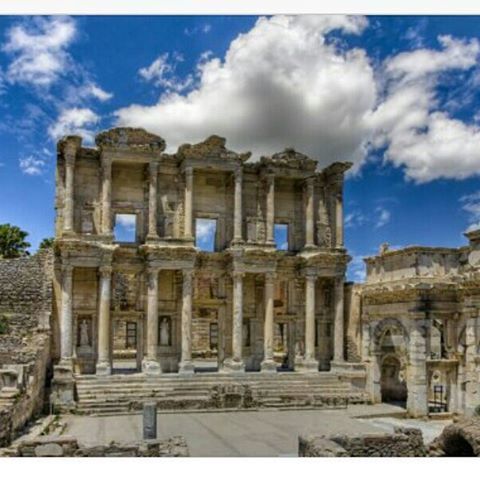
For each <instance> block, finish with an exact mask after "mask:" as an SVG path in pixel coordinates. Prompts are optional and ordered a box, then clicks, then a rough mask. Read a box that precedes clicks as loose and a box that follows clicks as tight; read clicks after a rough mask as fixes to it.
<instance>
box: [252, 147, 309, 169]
mask: <svg viewBox="0 0 480 480" xmlns="http://www.w3.org/2000/svg"><path fill="white" fill-rule="evenodd" d="M317 163H318V162H317V160H313V159H312V158H310V157H308V156H307V155H305V154H303V153H300V152H297V151H296V150H295V149H294V148H286V149H285V150H283V152H278V153H274V154H273V155H272V156H271V157H266V156H263V157H261V158H260V165H261V166H264V167H269V166H273V167H281V168H291V169H300V170H309V171H312V172H313V171H315V169H316V168H317Z"/></svg>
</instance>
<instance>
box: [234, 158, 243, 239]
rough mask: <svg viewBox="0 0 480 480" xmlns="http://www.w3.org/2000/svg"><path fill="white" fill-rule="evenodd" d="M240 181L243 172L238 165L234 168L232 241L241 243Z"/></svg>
mask: <svg viewBox="0 0 480 480" xmlns="http://www.w3.org/2000/svg"><path fill="white" fill-rule="evenodd" d="M242 183H243V172H242V168H241V167H238V168H237V169H236V170H235V192H234V195H235V202H234V203H235V205H234V209H235V210H234V220H233V243H242V242H243V235H242Z"/></svg>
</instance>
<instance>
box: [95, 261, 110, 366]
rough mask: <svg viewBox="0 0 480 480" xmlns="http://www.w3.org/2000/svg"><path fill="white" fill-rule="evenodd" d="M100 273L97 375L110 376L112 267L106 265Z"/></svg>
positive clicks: (101, 268)
mask: <svg viewBox="0 0 480 480" xmlns="http://www.w3.org/2000/svg"><path fill="white" fill-rule="evenodd" d="M99 272H100V299H99V301H100V308H99V309H98V360H97V366H96V373H97V375H110V373H111V371H112V369H111V362H110V300H111V283H112V267H111V266H109V265H104V266H102V267H100V268H99Z"/></svg>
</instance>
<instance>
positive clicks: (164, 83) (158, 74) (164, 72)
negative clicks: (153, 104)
mask: <svg viewBox="0 0 480 480" xmlns="http://www.w3.org/2000/svg"><path fill="white" fill-rule="evenodd" d="M183 61H184V59H183V57H182V56H181V55H180V54H178V53H174V54H173V55H171V56H170V54H168V53H164V54H162V55H160V56H159V57H158V58H157V59H156V60H154V61H153V63H152V64H151V65H150V66H148V67H144V68H141V69H140V70H139V71H138V73H139V75H140V76H141V77H142V78H143V79H144V80H146V81H147V82H150V83H153V84H154V85H155V86H157V87H163V88H165V89H166V90H167V91H168V92H170V91H174V92H181V91H183V90H185V89H187V88H188V87H190V86H191V85H192V84H193V76H192V75H187V76H186V77H185V79H183V80H181V79H180V78H178V77H177V76H176V75H175V71H176V68H177V65H178V64H179V63H180V62H183Z"/></svg>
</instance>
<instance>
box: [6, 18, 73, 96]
mask: <svg viewBox="0 0 480 480" xmlns="http://www.w3.org/2000/svg"><path fill="white" fill-rule="evenodd" d="M75 34H76V27H75V23H74V21H73V20H72V19H71V18H69V17H50V18H43V17H35V18H34V19H33V20H32V21H26V22H22V23H20V24H17V25H15V26H13V27H11V28H10V29H9V30H8V31H7V34H6V36H7V42H6V43H5V44H4V45H3V47H2V50H3V51H4V52H6V53H7V54H10V55H11V57H12V61H11V63H10V64H9V66H8V69H7V71H6V79H7V80H8V81H9V82H10V83H23V84H30V85H33V86H37V87H38V86H39V87H48V86H49V85H51V84H52V83H53V82H55V81H56V80H57V79H58V78H59V77H60V76H61V75H62V74H64V73H65V71H66V70H67V69H68V68H67V66H68V64H69V62H70V57H69V54H68V52H67V48H68V46H69V45H70V43H71V42H72V40H73V39H74V37H75Z"/></svg>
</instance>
